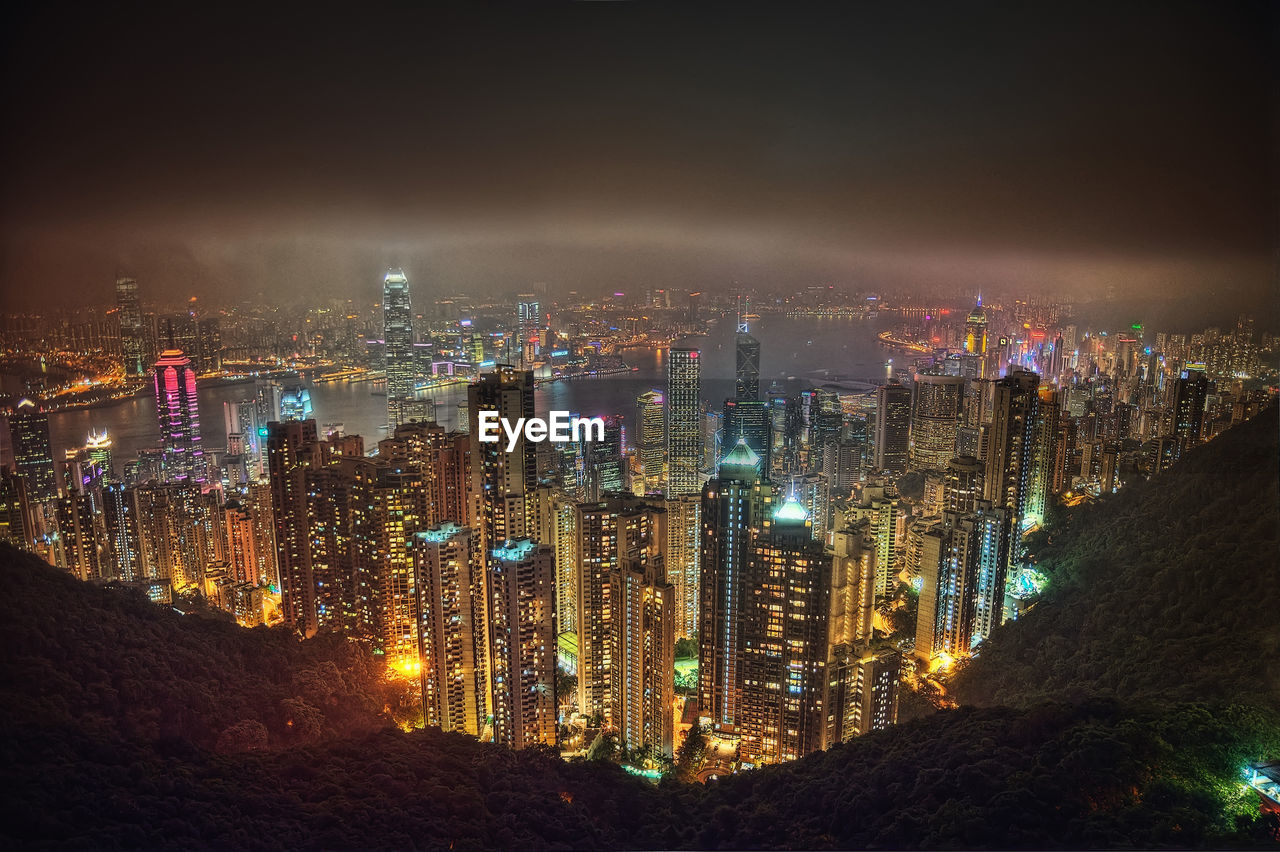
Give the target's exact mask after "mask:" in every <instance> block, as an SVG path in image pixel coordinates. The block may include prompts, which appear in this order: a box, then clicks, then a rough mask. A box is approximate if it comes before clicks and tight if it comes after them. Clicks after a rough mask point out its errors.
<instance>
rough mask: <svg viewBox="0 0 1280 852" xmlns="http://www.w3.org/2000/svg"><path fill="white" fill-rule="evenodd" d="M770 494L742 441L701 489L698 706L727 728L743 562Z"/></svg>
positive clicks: (737, 697) (739, 640)
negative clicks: (717, 472) (716, 473)
mask: <svg viewBox="0 0 1280 852" xmlns="http://www.w3.org/2000/svg"><path fill="white" fill-rule="evenodd" d="M773 496H774V494H773V487H772V486H771V485H769V484H768V482H767V481H762V480H761V476H760V457H759V456H758V455H756V454H755V453H754V452H753V451H752V450H751V448H750V447H748V446H747V444H746V442H745V441H743V440H741V439H739V440H738V443H737V445H735V446H734V447H733V448H732V449H731V450H729V453H728V454H727V455H726V456H725V457H724V458H723V459H721V460H720V467H719V475H718V476H717V477H716V478H715V479H713V480H711V481H710V482H708V483H707V484H706V485H705V486H704V487H703V489H702V508H701V515H702V564H701V566H700V568H701V578H700V579H701V587H702V591H701V595H700V599H701V604H700V612H699V627H698V706H699V709H700V712H701V714H702V716H703V717H704V718H708V719H710V720H711V724H712V725H713V726H714V727H715V728H716V729H717V730H722V731H726V732H733V731H734V730H736V727H737V725H738V724H739V721H740V712H741V707H740V705H741V700H742V652H743V635H742V633H743V617H744V613H745V607H746V600H745V599H746V596H747V591H748V585H747V577H748V574H747V560H748V557H749V555H750V546H751V540H752V538H753V536H754V534H755V533H754V530H755V528H756V527H757V526H758V525H759V524H760V523H761V522H762V519H763V517H764V513H765V512H769V511H771V510H772V505H771V504H772V503H773Z"/></svg>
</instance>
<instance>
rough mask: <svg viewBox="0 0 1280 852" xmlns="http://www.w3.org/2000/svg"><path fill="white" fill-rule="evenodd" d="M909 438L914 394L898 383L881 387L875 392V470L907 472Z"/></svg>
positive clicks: (894, 472) (895, 472) (893, 472)
mask: <svg viewBox="0 0 1280 852" xmlns="http://www.w3.org/2000/svg"><path fill="white" fill-rule="evenodd" d="M910 434H911V391H909V390H907V389H906V388H905V387H903V386H902V385H901V384H899V383H898V382H896V381H894V382H890V383H889V384H887V385H881V386H880V387H879V388H878V389H877V390H876V440H875V468H876V470H885V471H889V472H890V473H892V474H902V473H905V472H906V470H907V453H908V447H909V439H910Z"/></svg>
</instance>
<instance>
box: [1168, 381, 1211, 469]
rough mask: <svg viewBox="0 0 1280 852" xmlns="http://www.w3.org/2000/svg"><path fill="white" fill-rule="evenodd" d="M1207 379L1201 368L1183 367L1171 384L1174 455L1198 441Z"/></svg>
mask: <svg viewBox="0 0 1280 852" xmlns="http://www.w3.org/2000/svg"><path fill="white" fill-rule="evenodd" d="M1208 394H1209V379H1208V378H1207V377H1206V376H1205V374H1204V371H1203V370H1196V369H1190V368H1188V369H1185V370H1183V371H1182V372H1181V373H1180V374H1179V376H1178V380H1177V382H1176V383H1175V384H1174V386H1173V437H1174V439H1175V442H1176V450H1175V453H1176V457H1181V456H1182V454H1183V453H1185V452H1186V451H1187V450H1189V449H1190V448H1191V447H1193V446H1195V445H1196V444H1198V443H1199V442H1200V431H1201V429H1202V428H1203V425H1204V409H1205V399H1206V397H1207V396H1208Z"/></svg>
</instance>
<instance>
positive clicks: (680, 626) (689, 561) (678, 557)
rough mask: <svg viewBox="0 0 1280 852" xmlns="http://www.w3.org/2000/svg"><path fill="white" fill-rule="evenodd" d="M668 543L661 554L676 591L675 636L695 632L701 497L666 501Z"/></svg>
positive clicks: (699, 572)
mask: <svg viewBox="0 0 1280 852" xmlns="http://www.w3.org/2000/svg"><path fill="white" fill-rule="evenodd" d="M664 505H665V506H666V509H667V546H666V552H665V553H664V554H663V561H664V562H665V563H666V569H667V580H668V581H670V583H671V585H672V587H673V588H674V590H675V598H676V600H675V610H676V619H675V621H676V627H675V630H676V638H677V639H687V638H690V637H692V636H693V635H694V634H696V633H697V632H698V596H699V594H700V593H701V577H702V570H701V566H702V545H701V536H702V500H701V498H700V497H696V496H694V495H685V496H684V497H676V498H675V499H672V500H668V501H666V503H665V504H664Z"/></svg>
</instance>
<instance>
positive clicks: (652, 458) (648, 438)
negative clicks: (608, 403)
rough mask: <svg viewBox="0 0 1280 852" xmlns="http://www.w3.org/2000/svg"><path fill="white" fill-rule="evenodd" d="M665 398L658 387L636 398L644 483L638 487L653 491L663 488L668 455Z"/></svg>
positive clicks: (640, 489)
mask: <svg viewBox="0 0 1280 852" xmlns="http://www.w3.org/2000/svg"><path fill="white" fill-rule="evenodd" d="M664 418H665V400H664V398H663V396H662V394H661V393H659V392H658V391H656V390H651V391H646V392H645V393H642V394H640V398H639V399H637V400H636V420H637V422H638V423H639V424H640V434H639V444H638V446H639V453H640V472H641V478H642V483H641V484H640V486H639V487H637V488H636V489H635V490H636V491H637V492H638V493H641V494H652V493H656V492H660V491H661V490H662V483H663V478H664V477H663V467H664V464H663V462H664V456H665V455H666V447H665V440H666V438H665V433H664V431H663V429H664Z"/></svg>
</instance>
